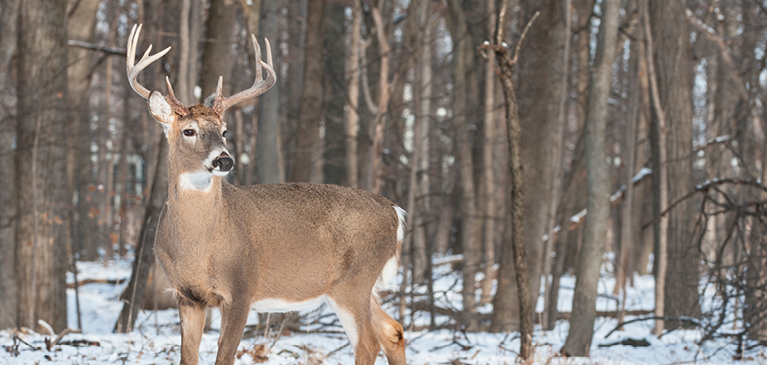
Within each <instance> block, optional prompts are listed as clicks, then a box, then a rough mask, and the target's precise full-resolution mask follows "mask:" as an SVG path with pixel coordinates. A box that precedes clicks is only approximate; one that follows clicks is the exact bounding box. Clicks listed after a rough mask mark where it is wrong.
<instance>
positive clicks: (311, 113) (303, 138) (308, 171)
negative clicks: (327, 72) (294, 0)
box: [289, 0, 325, 181]
mask: <svg viewBox="0 0 767 365" xmlns="http://www.w3.org/2000/svg"><path fill="white" fill-rule="evenodd" d="M307 14H308V16H307V19H306V43H305V45H306V49H305V51H304V55H305V57H306V59H308V60H311V61H310V62H305V63H304V82H303V87H302V88H301V114H300V117H299V120H298V130H297V131H296V147H295V149H294V150H293V156H292V158H291V161H290V162H291V163H290V179H289V180H290V181H311V176H312V168H313V166H314V165H315V164H316V163H317V160H318V159H317V155H316V151H315V149H316V145H317V142H318V140H319V139H320V122H321V121H322V73H323V72H322V67H323V63H322V41H323V35H324V32H323V28H324V26H323V25H324V18H325V0H315V1H309V6H308V9H307Z"/></svg>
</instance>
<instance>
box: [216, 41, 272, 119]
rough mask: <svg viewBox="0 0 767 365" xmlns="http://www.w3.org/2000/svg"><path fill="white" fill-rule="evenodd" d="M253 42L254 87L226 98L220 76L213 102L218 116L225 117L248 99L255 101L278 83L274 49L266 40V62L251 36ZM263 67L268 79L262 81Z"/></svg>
mask: <svg viewBox="0 0 767 365" xmlns="http://www.w3.org/2000/svg"><path fill="white" fill-rule="evenodd" d="M250 37H251V40H252V41H253V47H254V48H255V49H256V80H255V81H254V82H253V86H251V87H250V89H247V90H245V91H240V92H239V93H237V94H234V95H232V96H230V97H224V95H223V82H224V77H223V76H219V78H218V86H217V87H216V95H215V101H214V102H213V110H214V111H215V112H216V113H217V114H218V115H223V113H224V112H225V111H226V110H227V109H229V108H230V107H232V106H233V105H235V104H237V103H239V102H241V101H245V100H248V99H253V98H255V97H256V96H259V95H261V94H263V93H265V92H266V91H267V90H269V89H270V88H271V87H272V86H274V83H275V82H277V73H276V72H274V64H273V63H272V47H271V46H270V44H269V40H268V39H264V40H265V41H266V61H267V62H264V61H263V60H262V59H261V47H260V46H259V45H258V41H256V36H255V35H252V34H251V35H250ZM262 67H263V68H266V73H267V76H266V79H265V80H264V79H262V76H261V74H262V72H261V71H262Z"/></svg>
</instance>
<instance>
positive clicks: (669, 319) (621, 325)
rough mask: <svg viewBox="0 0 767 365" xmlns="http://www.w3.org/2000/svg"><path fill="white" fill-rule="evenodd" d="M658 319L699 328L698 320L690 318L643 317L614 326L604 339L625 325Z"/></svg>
mask: <svg viewBox="0 0 767 365" xmlns="http://www.w3.org/2000/svg"><path fill="white" fill-rule="evenodd" d="M658 319H660V320H663V321H677V322H683V323H687V324H691V325H693V326H696V327H700V320H698V319H697V318H692V317H666V316H660V317H659V316H652V317H643V318H635V319H632V320H630V321H625V322H620V323H618V325H617V326H615V328H613V329H612V330H611V331H610V332H607V334H606V335H605V338H608V337H610V335H611V334H613V332H615V331H617V330H618V329H619V328H621V327H623V326H625V325H627V324H630V323H634V322H642V321H651V320H658Z"/></svg>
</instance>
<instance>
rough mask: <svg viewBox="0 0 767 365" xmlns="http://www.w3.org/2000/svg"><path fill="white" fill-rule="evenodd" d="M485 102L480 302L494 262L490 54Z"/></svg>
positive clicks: (486, 295)
mask: <svg viewBox="0 0 767 365" xmlns="http://www.w3.org/2000/svg"><path fill="white" fill-rule="evenodd" d="M487 13H488V14H495V13H496V12H495V0H487ZM495 19H496V18H495V16H493V15H491V16H490V17H489V18H488V22H487V34H488V39H492V37H493V34H495V28H496V24H495ZM485 62H486V65H485V105H484V108H485V110H484V116H485V118H484V121H485V125H484V127H485V140H484V145H483V146H482V164H483V166H482V170H483V171H482V172H483V174H484V176H483V177H484V182H485V196H483V197H482V198H483V199H484V200H485V204H484V208H485V211H484V215H485V219H484V220H485V222H484V223H485V227H484V233H485V239H484V246H483V250H482V252H483V254H484V255H483V258H482V261H483V262H484V264H485V268H484V274H485V277H484V279H482V281H481V283H480V289H481V292H482V296H481V297H480V300H479V303H480V305H482V304H485V303H490V302H491V301H492V298H493V296H492V293H491V291H492V289H493V280H491V279H490V278H491V277H492V274H493V265H494V264H495V233H496V229H495V211H496V204H495V199H496V197H495V171H494V168H493V163H494V162H495V160H494V159H493V148H495V144H496V131H495V123H496V114H495V77H496V76H495V68H496V67H495V62H494V58H493V57H488V58H487V60H486V61H485Z"/></svg>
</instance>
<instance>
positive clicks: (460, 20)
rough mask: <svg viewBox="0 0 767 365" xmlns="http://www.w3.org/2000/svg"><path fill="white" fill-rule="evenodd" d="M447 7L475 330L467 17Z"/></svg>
mask: <svg viewBox="0 0 767 365" xmlns="http://www.w3.org/2000/svg"><path fill="white" fill-rule="evenodd" d="M449 5H450V19H451V25H450V36H451V38H452V39H453V44H454V52H453V54H454V59H453V65H454V71H453V73H454V75H453V77H454V80H455V83H454V85H455V86H454V88H455V89H454V92H453V113H454V116H453V124H454V125H455V138H456V148H457V150H458V151H457V153H456V155H457V156H456V157H457V160H458V164H459V165H458V169H459V174H458V175H459V177H460V179H461V181H460V183H461V206H462V207H463V213H464V214H463V224H462V227H461V245H462V248H463V267H462V271H463V272H462V273H463V290H462V293H461V294H462V296H463V311H464V316H467V320H465V324H466V327H467V329H468V330H470V331H476V330H478V329H479V328H478V326H479V323H478V321H477V319H476V316H475V314H476V312H477V308H476V305H477V300H476V281H475V278H474V277H475V274H476V273H477V272H478V271H479V264H480V261H481V258H482V250H481V245H482V242H481V240H482V220H480V219H478V218H477V215H478V214H477V213H478V208H477V189H476V187H475V183H474V162H473V160H472V139H471V137H470V134H469V125H470V124H471V123H470V121H468V120H467V116H466V114H467V110H466V100H467V77H466V73H467V71H468V70H467V68H466V64H467V58H468V57H469V55H468V53H469V52H472V50H471V48H470V47H471V44H470V39H469V37H468V33H467V29H466V18H465V15H464V13H463V8H462V7H461V3H460V1H458V0H451V1H450V2H449Z"/></svg>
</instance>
